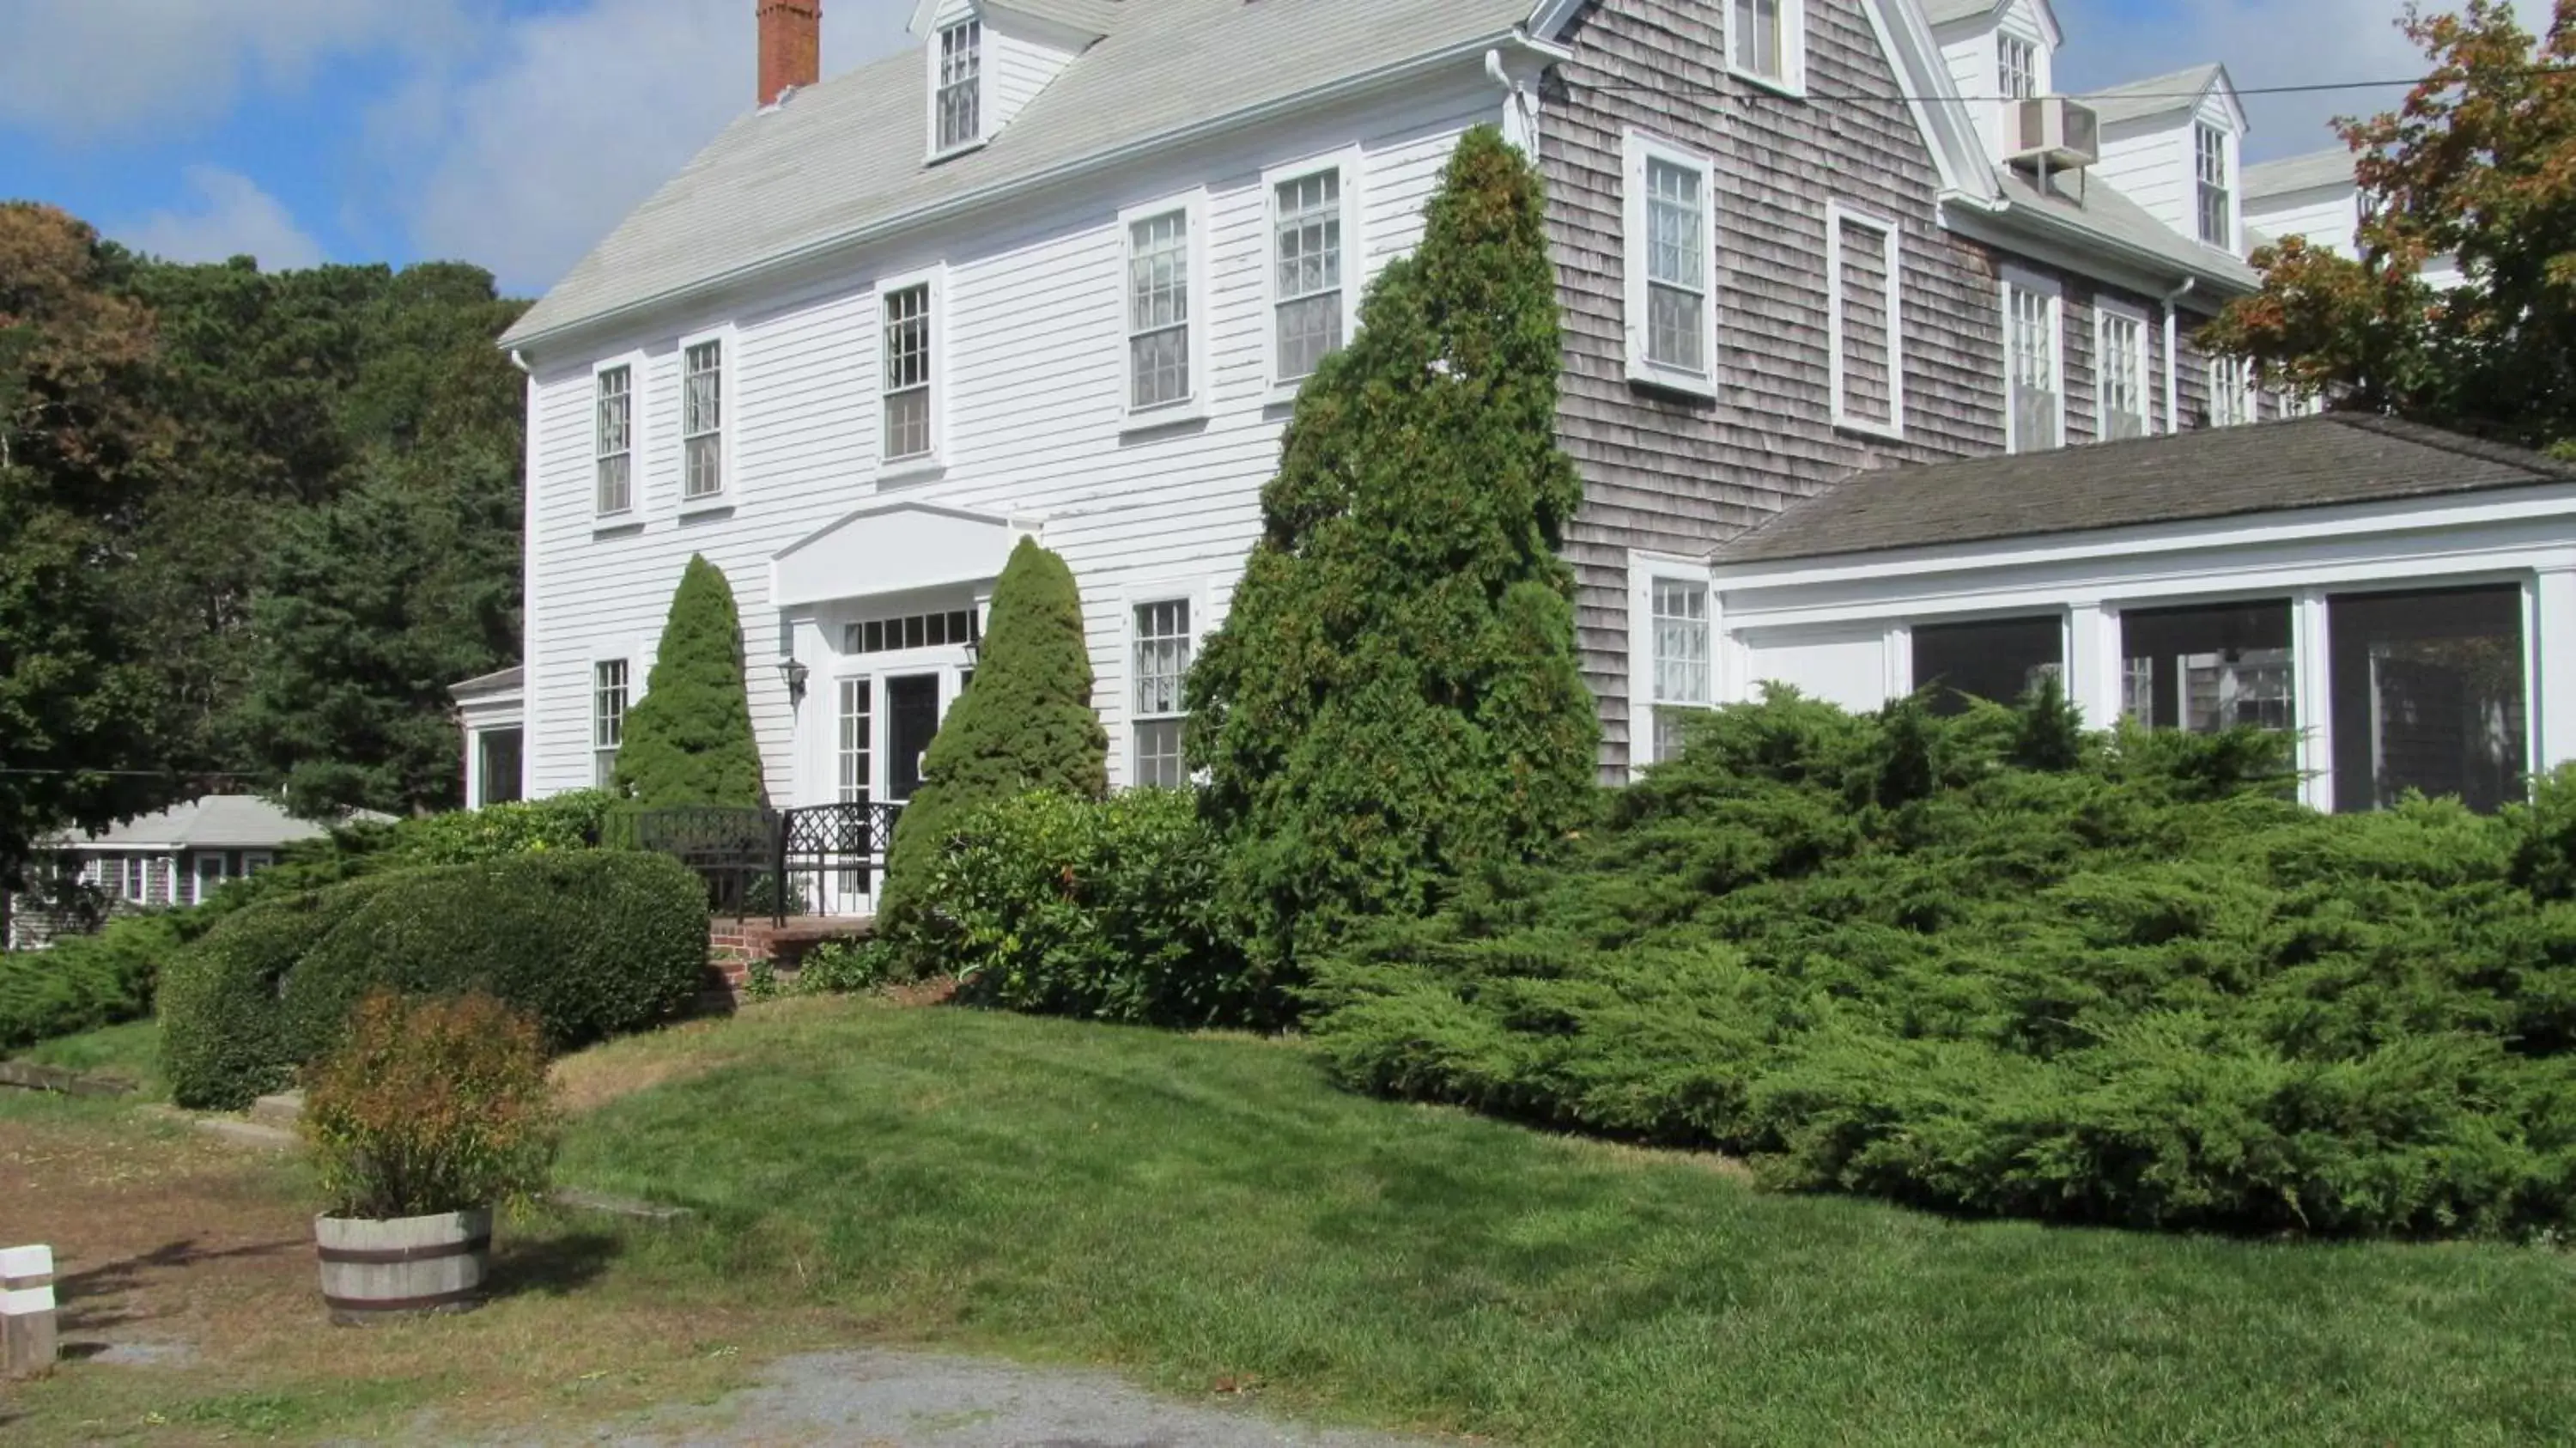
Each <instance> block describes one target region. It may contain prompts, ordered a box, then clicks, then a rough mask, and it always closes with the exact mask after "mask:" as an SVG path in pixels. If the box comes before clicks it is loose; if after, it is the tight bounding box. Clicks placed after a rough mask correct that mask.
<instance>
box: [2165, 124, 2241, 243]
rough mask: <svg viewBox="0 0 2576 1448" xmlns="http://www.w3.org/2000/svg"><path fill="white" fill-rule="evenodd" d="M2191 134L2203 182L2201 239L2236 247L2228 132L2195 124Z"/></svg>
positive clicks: (2200, 178)
mask: <svg viewBox="0 0 2576 1448" xmlns="http://www.w3.org/2000/svg"><path fill="white" fill-rule="evenodd" d="M2192 133H2193V134H2192V142H2193V144H2192V154H2193V168H2194V170H2195V172H2196V173H2197V175H2198V179H2199V182H2200V185H2199V191H2200V239H2201V240H2203V241H2205V242H2208V243H2209V244H2210V245H2211V246H2222V247H2228V248H2230V249H2233V247H2234V245H2235V241H2236V236H2235V228H2234V227H2232V226H2230V225H2228V221H2229V219H2230V218H2229V216H2228V214H2227V213H2228V201H2229V196H2228V190H2227V133H2226V132H2225V131H2222V130H2220V129H2219V128H2217V127H2216V126H2213V125H2209V124H2206V123H2203V124H2200V125H2196V126H2194V127H2192ZM2167 154H2171V153H2167ZM2166 174H2167V175H2171V174H2172V173H2171V172H2167V173H2166Z"/></svg>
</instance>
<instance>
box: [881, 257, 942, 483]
mask: <svg viewBox="0 0 2576 1448" xmlns="http://www.w3.org/2000/svg"><path fill="white" fill-rule="evenodd" d="M883 296H884V300H883V303H882V306H881V311H882V313H883V326H884V333H885V364H884V369H883V375H882V381H881V392H882V402H883V405H884V423H883V427H884V432H885V460H886V461H887V462H890V463H898V462H913V461H918V460H920V459H923V458H927V457H929V456H931V455H932V453H933V452H935V451H936V450H937V447H938V442H939V437H938V428H937V426H936V418H935V416H934V414H933V411H932V409H933V408H934V406H935V405H936V403H937V401H938V399H937V398H936V396H935V395H934V388H935V385H936V378H937V372H936V370H935V368H934V366H933V364H934V363H935V362H936V361H937V358H936V357H935V356H934V355H933V352H932V348H933V347H934V345H935V344H936V337H935V334H934V329H933V327H932V323H933V322H934V320H935V318H934V317H933V316H932V312H931V308H932V305H933V301H934V298H933V297H932V295H931V285H930V283H929V282H926V281H921V282H914V283H911V284H910V285H907V286H899V287H895V288H892V289H891V290H888V291H887V292H885V293H884V294H883Z"/></svg>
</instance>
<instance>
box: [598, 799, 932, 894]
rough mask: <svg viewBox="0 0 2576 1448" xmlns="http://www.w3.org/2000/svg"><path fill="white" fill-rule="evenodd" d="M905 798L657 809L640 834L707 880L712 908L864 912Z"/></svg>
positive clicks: (648, 845)
mask: <svg viewBox="0 0 2576 1448" xmlns="http://www.w3.org/2000/svg"><path fill="white" fill-rule="evenodd" d="M902 812H903V806H901V805H899V804H871V803H868V802H866V801H852V802H849V803H844V804H826V805H815V806H812V807H810V808H806V809H790V810H774V809H716V808H690V809H658V810H646V811H644V812H642V813H640V814H637V815H636V816H635V817H634V819H635V825H634V844H635V846H636V847H637V848H639V849H645V850H652V851H655V852H657V853H660V854H665V855H669V856H670V857H671V858H673V859H675V860H678V861H679V862H680V863H681V864H683V865H685V866H687V867H688V868H689V869H691V870H692V871H695V872H696V873H697V875H698V878H700V879H702V880H704V881H706V884H707V910H708V913H710V914H714V915H731V916H733V917H734V918H736V919H742V918H744V917H746V916H749V915H753V914H766V915H768V916H769V917H770V918H771V919H772V920H773V921H775V922H777V923H779V924H785V923H786V920H787V917H788V916H790V915H803V914H808V913H811V914H817V915H859V914H865V913H868V912H869V911H870V910H871V909H872V907H873V905H874V903H875V899H876V893H877V882H878V880H879V878H880V877H881V876H883V874H884V873H885V858H886V851H887V847H888V846H889V845H890V844H891V843H892V842H893V840H894V822H895V819H896V817H897V816H898V815H900V814H902Z"/></svg>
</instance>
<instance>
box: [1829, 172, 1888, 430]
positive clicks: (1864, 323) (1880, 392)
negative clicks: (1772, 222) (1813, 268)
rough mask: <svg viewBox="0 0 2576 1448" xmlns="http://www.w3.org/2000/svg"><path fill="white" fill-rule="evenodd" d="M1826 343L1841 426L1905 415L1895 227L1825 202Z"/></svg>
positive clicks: (1880, 424) (1884, 422) (1879, 425)
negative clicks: (1830, 360)
mask: <svg viewBox="0 0 2576 1448" xmlns="http://www.w3.org/2000/svg"><path fill="white" fill-rule="evenodd" d="M1825 227H1826V237H1825V258H1826V273H1825V275H1826V288H1827V291H1828V292H1829V294H1830V295H1829V296H1828V297H1827V299H1826V300H1827V312H1826V328H1827V331H1826V347H1827V350H1828V352H1829V353H1830V354H1831V359H1832V363H1833V419H1834V425H1835V426H1837V427H1856V428H1861V429H1864V430H1868V431H1874V432H1895V431H1898V430H1899V429H1901V428H1902V427H1903V426H1904V423H1905V382H1904V371H1903V367H1904V364H1903V353H1904V344H1903V339H1902V336H1901V333H1902V320H1901V318H1902V312H1901V310H1900V308H1899V303H1898V300H1897V246H1896V228H1895V226H1894V225H1892V224H1891V223H1888V222H1885V221H1880V220H1877V219H1875V218H1871V217H1866V216H1860V215H1856V214H1853V213H1851V212H1846V211H1844V210H1843V209H1842V207H1841V206H1840V205H1839V204H1836V205H1829V206H1827V207H1826V208H1825Z"/></svg>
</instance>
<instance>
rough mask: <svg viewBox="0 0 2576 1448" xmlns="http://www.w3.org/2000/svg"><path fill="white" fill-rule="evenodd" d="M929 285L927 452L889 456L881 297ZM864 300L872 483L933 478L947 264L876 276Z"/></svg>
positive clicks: (942, 451) (944, 461)
mask: <svg viewBox="0 0 2576 1448" xmlns="http://www.w3.org/2000/svg"><path fill="white" fill-rule="evenodd" d="M922 286H926V287H928V288H929V289H930V451H929V452H927V453H925V454H922V455H921V456H919V457H909V458H899V459H893V460H889V459H888V458H887V457H886V455H885V451H886V425H885V423H886V419H885V397H886V393H885V383H886V376H885V307H886V298H887V297H888V296H890V295H892V294H894V293H896V292H900V291H904V290H906V289H907V288H911V287H922ZM870 305H872V306H873V307H875V308H876V311H875V314H874V320H873V322H872V324H871V326H870V329H869V330H870V335H871V336H872V337H873V338H874V339H875V357H874V360H873V361H872V363H871V364H870V367H869V371H868V375H869V377H870V378H871V379H873V380H872V382H871V384H870V387H869V391H868V398H869V405H870V407H871V409H872V410H873V411H874V412H875V414H876V417H875V421H876V433H875V437H876V441H875V445H874V446H873V447H872V448H870V450H869V451H870V454H871V455H872V456H873V457H874V458H875V460H876V469H877V482H878V484H879V485H884V484H888V483H906V482H917V481H920V480H922V479H926V478H935V477H938V476H939V475H940V474H942V473H944V472H946V471H947V470H948V350H949V338H950V336H951V329H950V327H949V325H948V266H947V264H946V263H945V262H942V263H940V264H939V265H937V266H932V267H926V268H924V269H922V270H920V271H912V272H905V273H903V274H902V275H900V276H891V277H886V278H883V279H881V280H880V281H878V283H877V287H876V293H875V295H874V296H873V297H872V298H871V299H870Z"/></svg>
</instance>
